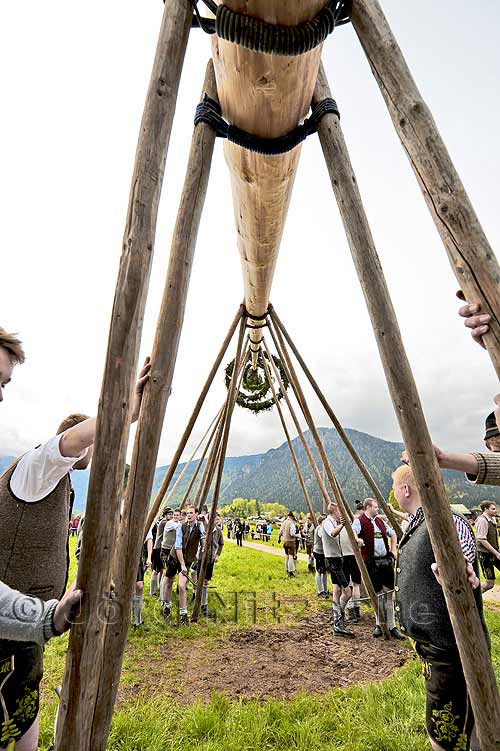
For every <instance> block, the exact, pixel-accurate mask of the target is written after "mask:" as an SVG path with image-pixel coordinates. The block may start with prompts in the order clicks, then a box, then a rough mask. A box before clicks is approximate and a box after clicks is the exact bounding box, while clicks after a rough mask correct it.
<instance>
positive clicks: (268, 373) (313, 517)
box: [262, 347, 324, 527]
mask: <svg viewBox="0 0 500 751" xmlns="http://www.w3.org/2000/svg"><path fill="white" fill-rule="evenodd" d="M266 352H267V356H268V357H269V359H271V355H270V353H269V351H268V349H267V347H266ZM262 361H263V363H264V372H265V374H266V378H267V380H268V383H269V385H270V387H271V392H272V395H273V399H274V403H275V405H276V409H277V410H278V415H279V418H280V420H281V424H282V426H283V430H284V432H285V436H286V440H287V441H288V448H289V449H290V453H291V455H292V459H293V463H294V465H295V470H296V472H297V477H298V478H299V483H300V487H301V488H302V492H303V493H304V498H305V501H306V506H307V508H308V509H309V515H310V517H311V521H312V523H313V525H314V526H315V527H317V526H318V522H317V521H316V514H315V513H314V509H313V505H312V502H311V499H310V497H309V493H308V492H307V487H306V483H305V480H304V477H303V476H302V472H301V469H300V465H299V460H298V459H297V454H296V453H295V449H294V448H293V444H292V439H291V438H290V433H289V432H288V428H287V425H286V421H285V415H284V414H283V410H282V409H281V404H280V403H279V399H278V395H277V394H276V389H275V388H274V383H273V379H272V376H271V371H270V370H269V366H268V364H267V362H266V358H265V356H264V354H262ZM323 482H324V479H323Z"/></svg>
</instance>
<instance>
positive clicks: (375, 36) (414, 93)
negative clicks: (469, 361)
mask: <svg viewBox="0 0 500 751" xmlns="http://www.w3.org/2000/svg"><path fill="white" fill-rule="evenodd" d="M351 18H352V24H353V26H354V28H355V30H356V33H357V35H358V37H359V40H360V42H361V44H362V46H363V49H364V51H365V53H366V56H367V58H368V62H369V63H370V65H371V68H372V71H373V74H374V76H375V79H376V81H377V83H378V85H379V87H380V91H381V92H382V96H383V97H384V100H385V103H386V105H387V108H388V110H389V114H390V116H391V118H392V121H393V123H394V127H395V129H396V132H397V134H398V136H399V138H400V140H401V143H402V144H403V148H404V150H405V152H406V154H407V155H408V158H409V160H410V162H411V165H412V167H413V170H414V172H415V175H416V177H417V181H418V183H419V185H420V188H421V189H422V192H423V194H424V198H425V200H426V203H427V206H428V208H429V210H430V212H431V215H432V218H433V219H434V223H435V225H436V228H437V230H438V232H439V234H440V235H441V239H442V240H443V243H444V246H445V248H446V251H447V254H448V258H449V260H450V263H451V265H452V268H453V270H454V272H455V276H456V278H457V280H458V283H459V284H460V286H461V288H462V290H463V292H464V295H465V297H466V299H467V300H471V301H473V302H479V303H480V304H481V310H482V312H483V313H490V315H491V316H492V321H491V324H490V333H489V334H488V335H487V336H485V337H483V339H484V343H485V345H486V348H487V350H488V352H489V354H490V357H491V359H492V361H493V365H494V367H495V370H496V372H497V375H498V376H500V285H499V282H500V268H499V265H498V261H497V259H496V257H495V253H494V251H493V249H492V247H491V245H490V243H489V242H488V239H487V238H486V235H485V233H484V231H483V228H482V227H481V224H480V222H479V219H478V217H477V215H476V212H475V211H474V207H473V206H472V203H471V201H470V199H469V196H468V195H467V192H466V190H465V188H464V186H463V184H462V181H461V180H460V176H459V175H458V172H457V171H456V169H455V166H454V164H453V162H452V160H451V158H450V155H449V153H448V150H447V148H446V146H445V144H444V141H443V139H442V138H441V135H440V133H439V130H438V128H437V125H436V122H435V120H434V118H433V117H432V114H431V112H430V110H429V108H428V106H427V105H426V103H425V102H424V100H423V99H422V95H421V94H420V92H419V90H418V88H417V86H416V84H415V81H414V80H413V77H412V75H411V72H410V69H409V68H408V65H407V64H406V61H405V59H404V57H403V55H402V53H401V50H400V48H399V46H398V43H397V41H396V39H395V37H394V35H393V33H392V31H391V28H390V26H389V24H388V23H387V19H386V18H385V16H384V14H383V12H382V9H381V7H380V4H379V2H378V0H355V2H354V3H353V8H352V17H351ZM457 111H458V106H457Z"/></svg>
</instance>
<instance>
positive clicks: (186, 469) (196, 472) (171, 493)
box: [160, 411, 221, 508]
mask: <svg viewBox="0 0 500 751" xmlns="http://www.w3.org/2000/svg"><path fill="white" fill-rule="evenodd" d="M220 414H221V413H220V411H219V412H218V413H217V414H216V415H215V417H214V419H213V420H212V422H211V423H210V425H209V426H208V428H207V430H206V432H205V433H204V434H203V437H202V438H201V440H200V441H199V443H198V445H197V446H196V448H195V449H194V451H193V453H192V454H191V456H190V457H189V459H188V460H187V462H186V463H185V465H184V467H183V468H182V471H181V472H179V477H178V478H177V480H176V481H175V482H174V484H173V485H172V487H171V488H170V490H169V491H168V493H167V496H166V498H165V502H164V501H163V498H162V499H161V503H160V507H161V504H163V503H164V505H165V506H166V505H167V503H169V501H170V499H171V498H172V496H173V494H174V493H175V491H176V490H177V488H178V486H179V483H180V482H181V480H182V478H183V477H184V475H185V474H186V472H187V471H188V469H189V467H190V466H191V463H192V461H193V459H194V457H195V456H196V454H197V453H198V451H199V450H200V448H201V445H202V443H203V441H204V440H205V438H206V437H207V435H208V433H209V432H210V430H211V429H212V428H213V426H214V423H218V419H219V417H220ZM216 429H217V424H216V425H215V428H214V431H215V430H216ZM212 435H213V434H212ZM197 474H198V466H197V468H196V470H195V471H194V472H193V477H194V478H195V479H196V475H197ZM192 484H193V479H192V478H191V482H190V483H189V486H188V491H189V488H190V487H192ZM180 508H182V505H181V506H180Z"/></svg>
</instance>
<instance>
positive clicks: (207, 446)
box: [179, 405, 224, 511]
mask: <svg viewBox="0 0 500 751" xmlns="http://www.w3.org/2000/svg"><path fill="white" fill-rule="evenodd" d="M223 412H224V405H223V406H222V407H221V408H220V410H219V412H218V413H217V417H216V418H215V419H216V423H215V425H214V428H213V430H212V432H211V433H210V436H209V438H208V441H207V442H206V444H205V448H204V449H203V453H202V455H201V457H200V460H199V461H198V464H197V465H196V469H195V471H194V472H193V476H192V478H191V480H190V482H189V485H188V486H187V489H186V492H185V493H184V496H183V498H182V501H181V503H180V505H179V509H180V510H181V511H182V509H183V508H184V506H185V504H186V501H187V500H188V499H189V497H190V495H191V491H192V489H193V487H194V484H195V482H196V478H197V477H198V473H199V471H200V469H201V468H202V466H203V462H204V461H205V457H206V455H207V451H208V449H209V448H210V446H211V445H212V441H213V438H214V435H215V434H216V432H217V429H218V427H219V425H220V422H221V420H222V415H223ZM212 424H213V423H212ZM209 429H210V428H209Z"/></svg>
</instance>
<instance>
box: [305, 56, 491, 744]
mask: <svg viewBox="0 0 500 751" xmlns="http://www.w3.org/2000/svg"><path fill="white" fill-rule="evenodd" d="M327 96H330V89H329V86H328V82H327V81H326V78H325V76H324V73H323V72H322V71H321V72H320V75H319V77H318V82H317V84H316V89H315V99H317V100H320V99H323V98H324V97H327ZM319 136H320V141H321V145H322V147H323V153H324V155H325V160H326V164H327V167H328V171H329V173H330V179H331V182H332V187H333V191H334V193H335V197H336V199H337V203H338V206H339V210H340V214H341V216H342V220H343V222H344V227H345V230H346V234H347V239H348V241H349V246H350V249H351V253H352V257H353V260H354V265H355V266H356V270H357V272H358V276H359V279H360V282H361V287H362V289H363V294H364V296H365V300H366V304H367V307H368V312H369V314H370V318H371V321H372V325H373V329H374V332H375V337H376V339H377V344H378V348H379V352H380V357H381V359H382V364H383V366H384V370H385V376H386V379H387V384H388V386H389V391H390V393H391V397H392V401H393V404H394V410H395V412H396V416H397V418H398V421H399V425H400V428H401V433H402V435H403V440H404V443H405V445H406V448H407V449H408V451H409V453H410V456H411V459H412V469H413V472H414V475H415V480H416V482H417V485H418V489H419V492H420V497H421V499H422V507H423V510H424V513H425V518H426V521H427V527H428V529H429V535H430V539H431V543H432V547H433V550H434V555H435V556H436V562H437V564H438V566H439V570H440V572H441V581H442V585H443V592H444V596H445V598H446V603H447V606H448V611H449V613H450V618H451V622H452V625H453V630H454V632H455V637H456V640H457V645H458V649H459V652H460V657H461V660H462V665H463V669H464V674H465V678H466V681H467V686H468V690H469V695H470V698H471V703H472V707H473V710H474V716H475V719H476V727H477V731H478V734H479V739H480V741H481V748H482V749H483V750H484V751H490V750H491V749H494V748H495V736H497V737H498V735H497V723H498V718H499V717H500V702H499V697H498V691H497V687H496V682H495V675H494V672H493V668H492V665H491V659H490V655H489V651H488V647H487V644H486V639H485V638H484V636H483V630H482V625H481V621H480V618H479V614H478V611H477V607H476V603H475V600H474V595H473V593H472V590H471V587H470V584H469V582H468V581H467V576H466V570H465V561H464V556H463V554H462V551H461V549H460V545H459V542H458V538H457V533H456V529H455V525H454V523H453V518H452V514H451V509H450V504H449V501H448V498H447V495H446V491H445V488H444V484H443V478H442V476H441V471H440V469H439V466H438V464H437V461H436V457H435V455H434V449H433V446H432V441H431V438H430V436H429V432H428V429H427V425H426V422H425V417H424V414H423V411H422V405H421V403H420V397H419V395H418V391H417V387H416V385H415V381H414V378H413V374H412V372H411V368H410V364H409V362H408V358H407V356H406V352H405V349H404V345H403V341H402V338H401V333H400V331H399V327H398V323H397V319H396V314H395V312H394V308H393V306H392V302H391V298H390V295H389V290H388V288H387V284H386V281H385V278H384V273H383V271H382V267H381V264H380V260H379V258H378V255H377V251H376V248H375V244H374V242H373V238H372V235H371V232H370V227H369V224H368V220H367V217H366V214H365V211H364V208H363V204H362V201H361V196H360V193H359V189H358V184H357V181H356V177H355V175H354V172H353V169H352V165H351V162H350V159H349V153H348V151H347V147H346V144H345V141H344V137H343V134H342V130H341V127H340V122H339V120H338V118H337V117H336V116H335V115H326V116H325V117H324V118H323V120H322V122H321V124H320V127H319Z"/></svg>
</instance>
